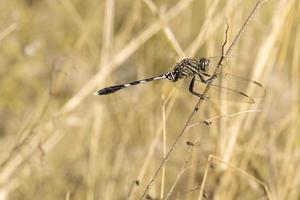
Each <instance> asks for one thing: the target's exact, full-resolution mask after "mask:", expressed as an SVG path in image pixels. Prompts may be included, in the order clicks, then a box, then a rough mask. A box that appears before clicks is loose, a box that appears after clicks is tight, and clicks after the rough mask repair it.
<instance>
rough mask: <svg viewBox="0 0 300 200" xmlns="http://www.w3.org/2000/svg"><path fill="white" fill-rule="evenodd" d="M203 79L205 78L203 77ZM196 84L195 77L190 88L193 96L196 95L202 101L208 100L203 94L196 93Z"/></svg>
mask: <svg viewBox="0 0 300 200" xmlns="http://www.w3.org/2000/svg"><path fill="white" fill-rule="evenodd" d="M202 78H203V77H202ZM194 84H195V76H193V78H192V80H191V83H190V87H189V91H190V92H191V93H192V94H193V95H196V96H197V97H200V98H201V99H205V100H207V97H204V96H203V94H200V93H198V92H195V91H194Z"/></svg>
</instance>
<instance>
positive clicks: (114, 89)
mask: <svg viewBox="0 0 300 200" xmlns="http://www.w3.org/2000/svg"><path fill="white" fill-rule="evenodd" d="M165 78H166V76H165V75H162V76H155V77H151V78H146V79H143V80H139V81H134V82H131V83H127V84H123V85H115V86H111V87H107V88H103V89H101V90H99V91H97V92H95V93H94V94H95V95H107V94H111V93H114V92H117V91H119V90H121V89H124V88H127V87H130V86H134V85H138V84H141V83H147V82H150V81H155V80H159V79H165Z"/></svg>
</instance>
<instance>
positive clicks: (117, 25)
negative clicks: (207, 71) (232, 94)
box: [0, 0, 300, 200]
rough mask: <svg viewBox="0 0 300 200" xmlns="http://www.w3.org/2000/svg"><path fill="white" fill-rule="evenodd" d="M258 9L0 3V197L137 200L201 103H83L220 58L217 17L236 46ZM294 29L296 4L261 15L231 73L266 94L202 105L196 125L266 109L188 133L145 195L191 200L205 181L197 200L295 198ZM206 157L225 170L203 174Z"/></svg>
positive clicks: (119, 98) (120, 99)
mask: <svg viewBox="0 0 300 200" xmlns="http://www.w3.org/2000/svg"><path fill="white" fill-rule="evenodd" d="M255 3H256V1H254V0H253V1H252V0H251V1H235V0H229V1H224V0H214V1H209V0H203V1H198V0H164V1H159V0H155V1H154V0H153V1H152V0H122V1H115V0H103V1H96V0H86V1H80V0H45V1H36V0H26V1H25V0H24V1H17V0H12V1H1V2H0V13H1V14H0V22H1V23H0V76H1V79H0V81H1V84H0V96H1V98H0V138H1V139H0V150H1V151H0V152H1V153H0V199H1V200H2V199H125V198H129V199H138V198H139V197H140V196H141V194H142V193H143V191H144V190H145V188H146V185H147V184H148V182H149V180H150V178H151V177H152V176H153V174H154V172H155V170H156V169H157V168H158V166H159V164H160V163H161V161H162V159H163V156H164V152H165V151H166V150H168V149H169V147H170V145H171V144H172V143H173V142H174V139H175V138H176V136H177V135H178V134H179V132H180V130H181V129H182V127H183V126H184V124H185V122H186V120H187V118H188V116H189V114H190V113H191V111H192V109H193V106H194V104H195V103H196V101H197V98H196V97H194V96H192V95H191V94H189V93H188V92H184V91H182V90H176V89H175V90H174V89H173V88H174V87H173V84H172V83H169V82H166V81H157V82H155V83H151V84H147V85H143V86H142V87H139V86H138V87H135V88H130V89H126V90H124V91H120V92H119V93H115V94H113V95H109V96H101V97H96V96H93V95H92V93H93V92H95V91H96V90H97V89H100V88H103V87H105V86H108V85H113V84H119V83H125V82H126V81H133V80H136V79H141V78H146V77H149V76H154V75H160V74H162V73H164V72H166V71H167V70H169V69H170V68H172V66H173V65H174V64H175V63H176V62H178V61H179V60H180V59H182V58H184V57H202V56H204V57H210V56H220V54H221V45H222V43H223V38H224V30H225V28H226V20H225V17H227V19H228V22H229V25H230V30H229V41H231V40H232V38H233V37H234V36H235V34H236V33H237V31H238V30H239V29H240V27H241V26H242V24H243V22H244V21H245V18H246V17H247V16H248V14H249V12H250V11H251V9H252V8H253V6H254V5H255ZM299 19H300V3H299V1H297V0H277V1H275V0H270V1H268V2H267V3H265V4H263V6H262V7H261V8H260V9H259V10H258V12H257V13H256V15H255V16H254V18H253V19H252V21H251V23H250V25H249V26H248V27H247V29H246V32H245V33H244V34H243V35H242V38H241V40H240V41H239V43H238V45H237V46H236V48H235V49H234V52H233V53H232V56H231V57H229V59H228V61H227V64H226V71H229V72H231V73H234V74H238V75H240V76H244V77H248V78H252V79H254V80H258V81H259V82H260V83H262V84H263V85H264V86H265V87H266V88H267V91H268V92H267V96H266V97H265V98H263V99H261V100H258V101H257V103H256V104H255V105H245V104H236V103H232V102H225V101H221V102H220V101H219V102H217V101H209V102H205V103H204V104H203V106H202V107H201V109H200V110H199V111H198V113H197V115H196V117H195V118H194V122H197V121H199V120H204V119H208V118H211V117H214V116H218V115H222V114H232V113H236V112H240V111H246V110H249V109H259V110H261V112H252V113H244V114H241V115H237V116H234V117H231V118H229V117H227V118H226V117H225V118H222V119H218V120H215V121H213V123H212V124H211V125H210V126H206V125H204V124H200V125H197V126H194V127H192V128H190V129H188V131H187V132H186V133H185V135H184V138H182V140H181V142H180V144H179V145H178V146H177V147H176V149H175V151H173V152H172V156H171V158H170V160H169V161H168V162H167V164H166V165H165V167H164V169H163V170H162V172H161V173H160V175H159V178H157V179H156V180H155V184H154V186H153V188H152V189H151V190H150V192H149V198H150V197H151V198H153V199H161V198H166V197H167V196H168V193H170V196H168V198H169V199H200V198H201V197H202V195H201V194H200V192H201V191H202V192H203V190H201V189H200V185H201V183H202V180H203V176H204V174H206V175H207V182H206V184H205V186H204V196H205V199H268V198H269V197H268V195H267V193H266V192H265V190H264V189H263V186H264V185H263V184H266V185H267V187H268V189H269V191H270V194H271V197H272V198H273V199H300V193H299V192H300V191H299V187H300V165H299V160H300V148H299V145H300V139H299V138H300V137H299V133H298V131H299V122H300V121H299V120H300V117H299V64H300V61H299V59H300V50H299V48H300V28H299V23H300V21H299ZM187 141H190V142H193V143H194V145H193V146H188V145H187V144H186V142H187ZM209 155H215V156H217V157H218V158H220V160H222V161H219V162H217V159H215V160H214V161H212V162H211V163H210V167H209V170H208V171H207V173H205V171H204V170H205V167H206V164H207V160H208V158H209ZM223 161H224V162H226V163H227V164H229V163H230V166H231V167H224V165H222V162H223ZM259 180H260V181H261V182H259ZM135 181H138V184H136V183H137V182H136V183H135ZM170 191H171V192H170Z"/></svg>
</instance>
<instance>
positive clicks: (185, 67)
mask: <svg viewBox="0 0 300 200" xmlns="http://www.w3.org/2000/svg"><path fill="white" fill-rule="evenodd" d="M209 65H210V61H209V59H207V58H200V59H199V60H196V59H191V58H187V59H183V60H181V61H180V62H179V63H177V64H176V65H175V67H174V69H173V70H171V71H169V72H167V73H166V74H165V76H166V78H167V79H169V80H171V81H173V82H176V81H177V80H178V79H181V78H184V77H192V76H194V75H196V74H201V73H202V72H207V71H208V69H209Z"/></svg>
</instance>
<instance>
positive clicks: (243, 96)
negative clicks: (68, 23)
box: [94, 57, 266, 104]
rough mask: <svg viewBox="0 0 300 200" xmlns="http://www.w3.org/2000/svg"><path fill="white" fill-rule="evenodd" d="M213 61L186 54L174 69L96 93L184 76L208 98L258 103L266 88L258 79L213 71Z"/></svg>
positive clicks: (197, 93)
mask: <svg viewBox="0 0 300 200" xmlns="http://www.w3.org/2000/svg"><path fill="white" fill-rule="evenodd" d="M211 64H212V62H211V60H210V59H209V58H204V57H203V58H200V59H194V58H186V59H183V60H181V61H180V62H178V63H177V64H176V65H175V66H174V67H173V69H172V70H170V71H167V72H166V73H164V74H162V75H160V76H154V77H150V78H146V79H142V80H138V81H134V82H130V83H126V84H121V85H114V86H110V87H106V88H103V89H101V90H98V91H97V92H95V93H94V95H98V96H101V95H108V94H112V93H115V92H117V91H119V90H121V89H125V88H128V87H131V86H135V85H139V84H143V83H149V82H151V81H157V80H162V79H165V80H169V81H171V82H179V81H181V80H185V81H187V82H189V86H188V90H189V92H190V93H191V94H193V95H195V96H197V97H200V98H203V99H206V100H208V99H221V100H222V99H224V100H229V101H234V102H241V103H250V104H253V103H255V100H254V98H255V97H262V96H264V95H265V93H266V89H265V88H264V86H263V85H262V84H260V83H259V82H257V81H254V80H251V79H247V78H244V77H240V76H237V75H234V74H229V73H224V72H220V73H217V74H214V75H212V74H211V73H209V71H210V69H211ZM213 79H220V80H223V81H224V82H227V83H228V84H227V85H228V86H227V85H226V86H224V85H222V84H216V83H215V82H216V81H214V82H211V81H212V80H213ZM209 82H211V83H210V89H209V90H208V92H207V94H206V95H203V94H202V93H201V91H203V90H204V88H205V87H206V86H207V84H208V83H209ZM248 87H253V88H252V89H253V90H252V91H254V93H253V94H252V93H251V94H247V93H245V92H243V90H246V89H247V88H248Z"/></svg>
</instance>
